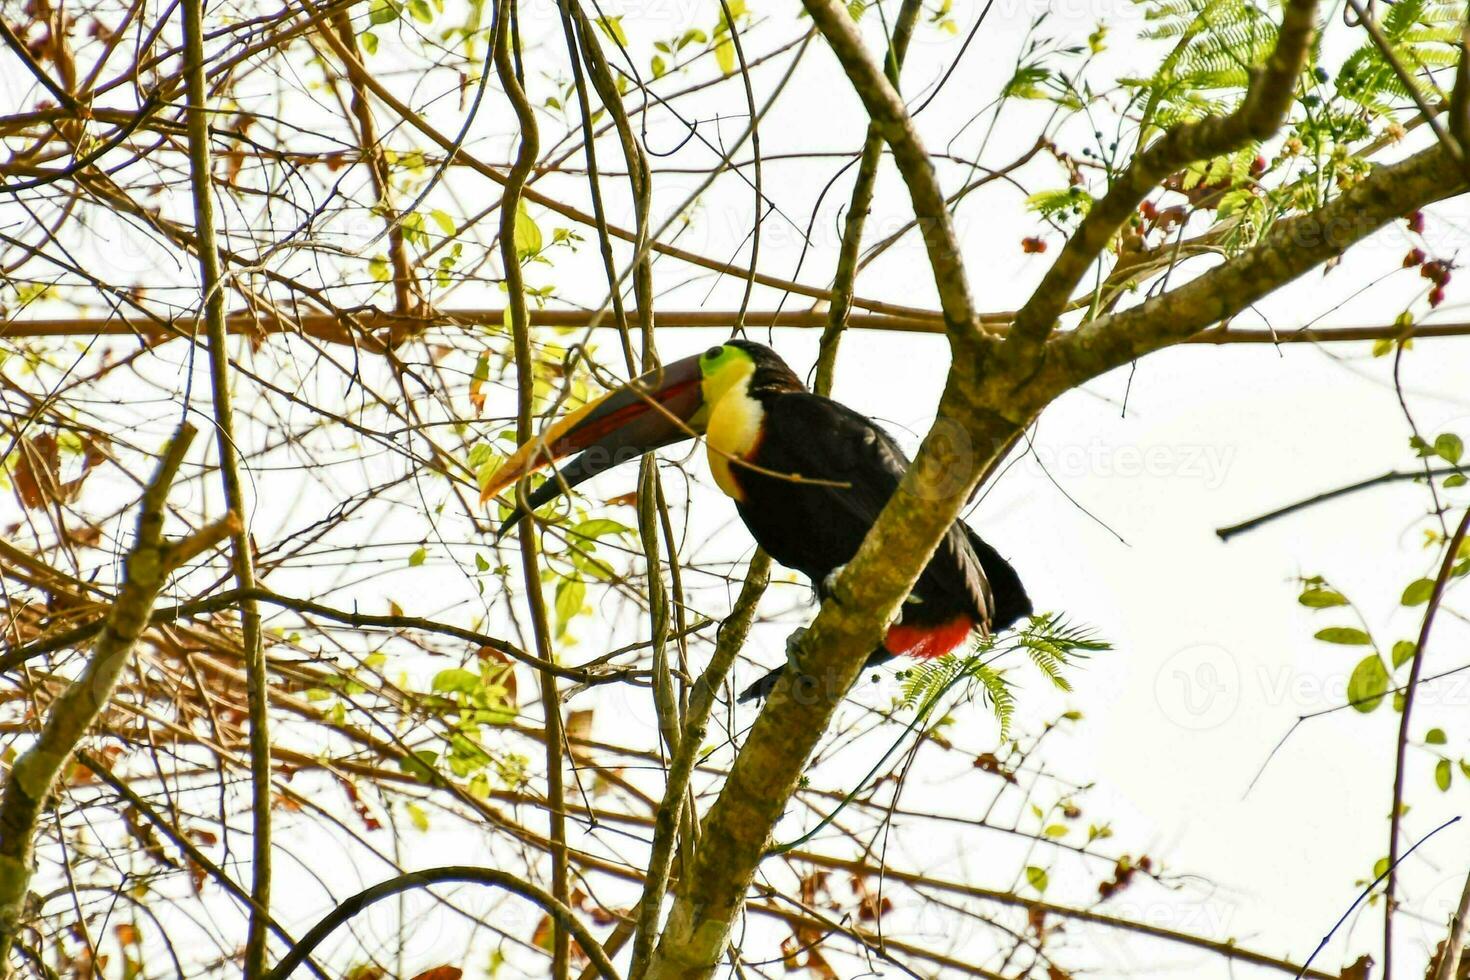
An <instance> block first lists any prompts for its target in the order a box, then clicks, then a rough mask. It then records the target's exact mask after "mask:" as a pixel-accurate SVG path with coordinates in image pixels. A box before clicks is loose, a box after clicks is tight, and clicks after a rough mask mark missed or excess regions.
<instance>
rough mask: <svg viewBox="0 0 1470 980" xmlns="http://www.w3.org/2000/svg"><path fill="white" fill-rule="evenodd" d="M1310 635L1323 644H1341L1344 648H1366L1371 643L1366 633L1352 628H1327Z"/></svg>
mask: <svg viewBox="0 0 1470 980" xmlns="http://www.w3.org/2000/svg"><path fill="white" fill-rule="evenodd" d="M1312 635H1313V636H1315V637H1316V638H1317V639H1319V640H1321V641H1322V642H1323V643H1341V644H1343V645H1345V646H1354V647H1366V646H1370V645H1372V643H1373V640H1372V638H1370V637H1369V636H1368V634H1367V633H1364V632H1363V631H1362V630H1360V629H1357V628H1355V627H1352V626H1329V627H1327V628H1326V629H1320V630H1318V631H1317V632H1316V633H1314V634H1312Z"/></svg>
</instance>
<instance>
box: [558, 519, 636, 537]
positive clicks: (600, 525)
mask: <svg viewBox="0 0 1470 980" xmlns="http://www.w3.org/2000/svg"><path fill="white" fill-rule="evenodd" d="M632 533H633V529H632V528H630V527H628V526H627V525H625V524H620V523H619V522H617V521H615V520H612V519H611V518H607V517H595V518H593V519H592V520H590V521H583V522H582V523H581V524H578V525H577V526H576V527H574V528H572V536H573V537H579V538H591V539H592V540H594V541H595V540H597V539H598V538H600V537H602V536H603V535H606V534H632Z"/></svg>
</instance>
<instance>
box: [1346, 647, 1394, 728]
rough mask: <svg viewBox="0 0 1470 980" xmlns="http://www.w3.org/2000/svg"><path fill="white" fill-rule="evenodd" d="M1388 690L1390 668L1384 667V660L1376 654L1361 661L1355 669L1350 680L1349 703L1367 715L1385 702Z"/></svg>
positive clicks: (1348, 687) (1348, 688)
mask: <svg viewBox="0 0 1470 980" xmlns="http://www.w3.org/2000/svg"><path fill="white" fill-rule="evenodd" d="M1387 690H1388V668H1387V667H1385V666H1384V665H1383V658H1382V657H1380V656H1379V655H1378V654H1376V653H1374V654H1370V655H1369V656H1366V657H1364V658H1363V659H1362V660H1361V661H1359V662H1358V666H1356V667H1354V668H1353V673H1352V676H1351V677H1349V678H1348V686H1347V696H1348V701H1349V702H1351V704H1352V706H1353V707H1354V708H1356V709H1357V710H1359V711H1361V712H1362V713H1363V714H1365V715H1366V714H1368V713H1369V712H1371V711H1372V710H1373V709H1374V708H1377V707H1378V705H1379V704H1381V703H1382V702H1383V695H1384V692H1385V691H1387Z"/></svg>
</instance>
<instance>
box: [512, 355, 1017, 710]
mask: <svg viewBox="0 0 1470 980" xmlns="http://www.w3.org/2000/svg"><path fill="white" fill-rule="evenodd" d="M630 392H631V396H630V395H629V393H630ZM696 394H697V395H698V398H697V401H698V404H697V405H696V404H695V402H696V397H695V396H696ZM681 423H682V424H681ZM698 433H703V434H704V435H705V438H706V441H707V444H708V451H709V459H710V469H711V472H712V473H713V475H714V477H715V481H716V483H718V484H719V486H720V488H721V489H722V490H724V492H725V493H726V494H728V495H729V496H730V497H732V498H733V499H734V500H735V506H736V509H737V510H738V512H739V514H740V518H741V520H742V521H743V522H744V523H745V526H746V527H747V528H748V529H749V530H750V533H751V535H752V536H753V537H754V538H755V540H756V542H757V543H758V544H759V545H760V546H761V547H762V548H764V549H765V550H766V551H767V552H768V553H769V554H770V555H771V557H772V558H774V559H775V560H776V561H778V562H780V563H781V564H782V565H785V566H787V567H788V568H792V569H794V570H796V571H798V572H801V573H802V574H804V575H805V576H806V577H807V578H809V579H810V580H811V582H812V586H813V588H814V589H815V591H816V592H817V595H818V597H819V598H825V594H826V590H827V588H828V583H829V582H830V581H831V577H832V576H833V573H834V572H837V571H839V570H840V569H841V567H842V566H843V565H845V564H847V562H848V561H849V560H851V558H852V557H853V555H855V554H856V553H857V549H858V546H859V545H860V544H861V543H862V541H863V538H864V537H865V536H866V535H867V533H868V530H869V529H870V528H871V527H872V526H873V523H874V522H875V521H876V520H877V518H878V514H879V512H880V511H881V510H882V509H883V506H884V505H885V504H886V503H887V502H888V499H889V498H890V497H891V496H892V495H893V493H894V491H895V490H896V489H897V488H898V485H899V482H900V481H901V480H902V478H903V475H904V473H905V471H906V470H907V469H908V465H909V460H908V458H907V457H906V456H905V455H904V454H903V452H902V451H901V450H900V449H899V448H898V445H897V444H896V443H895V442H894V441H893V439H892V438H891V437H890V436H889V435H888V434H887V433H886V432H884V431H883V430H882V429H881V428H879V426H878V425H877V424H875V423H874V422H873V421H871V420H870V419H867V418H865V417H863V416H862V415H859V414H858V413H856V412H854V411H852V410H851V409H849V408H847V407H846V406H844V405H841V404H839V403H838V402H835V401H833V400H832V399H830V398H825V397H823V396H821V395H815V394H812V393H811V392H809V391H807V390H806V388H805V386H804V385H803V384H802V383H801V380H800V379H799V378H798V377H797V376H796V375H795V373H793V372H792V370H791V369H790V368H789V367H788V366H787V365H786V363H785V361H783V360H781V358H780V357H779V356H778V355H777V354H776V353H775V351H773V350H771V349H770V348H769V347H766V346H764V345H761V344H756V343H751V342H749V341H744V340H732V341H728V342H727V343H725V344H723V345H721V346H720V347H717V348H711V349H710V350H709V351H707V352H705V353H704V354H702V355H698V356H697V357H694V358H686V359H685V360H684V361H680V362H676V363H675V364H671V365H668V366H667V367H665V368H663V369H662V370H661V372H658V373H656V374H651V375H647V376H645V377H644V378H640V379H638V381H637V382H634V383H633V384H632V385H630V386H629V387H628V388H625V389H620V390H619V391H618V392H614V393H612V394H611V395H608V396H606V397H605V398H604V399H602V400H600V401H599V402H596V403H594V404H593V405H591V406H588V407H587V408H586V409H583V410H581V411H580V412H579V413H577V416H576V417H573V418H571V419H569V420H567V421H566V422H565V423H558V425H556V426H553V427H552V430H551V431H549V432H548V433H547V435H546V437H545V438H544V440H543V443H542V447H541V449H540V453H541V454H542V456H543V457H547V458H550V459H555V458H558V457H560V456H563V455H567V454H569V453H570V452H574V451H578V450H581V455H580V456H578V457H577V458H576V459H574V460H572V461H571V462H570V464H568V465H567V466H564V467H562V468H561V470H560V472H559V473H558V474H557V476H556V477H555V478H553V479H551V480H548V481H547V482H546V483H544V484H542V485H541V486H540V487H538V488H537V489H536V490H535V491H533V492H532V493H531V494H530V496H529V502H530V504H531V505H532V507H536V506H540V505H541V504H542V503H545V502H546V501H549V500H551V499H553V498H554V497H555V496H557V495H558V494H559V493H560V492H561V491H562V489H563V488H564V487H568V486H572V485H575V484H577V483H580V482H582V481H583V480H586V479H589V478H590V477H592V476H595V475H596V474H597V473H600V472H602V471H604V470H605V469H607V468H609V467H611V466H613V465H616V464H617V463H618V462H620V461H621V458H620V457H625V458H626V457H629V456H630V455H636V454H638V453H641V452H644V451H647V450H649V449H653V448H657V447H658V446H661V445H668V444H670V443H672V442H676V441H678V440H679V439H681V438H688V437H690V436H692V435H694V434H698ZM535 452H536V450H534V449H533V450H532V452H531V453H527V452H525V451H524V450H523V453H522V454H518V458H512V460H510V461H508V462H507V463H506V465H505V466H503V467H502V468H501V470H500V471H498V472H497V475H496V478H495V479H494V480H493V481H492V483H491V486H490V487H489V488H487V490H486V496H489V495H492V494H493V493H494V492H496V491H497V490H498V489H501V488H503V487H504V486H508V485H509V484H510V483H511V482H513V481H514V480H515V479H516V478H517V477H519V476H520V475H523V474H524V473H526V472H529V471H530V470H531V469H534V468H535V467H536V465H538V463H539V462H544V459H542V460H538V459H537V457H536V456H535V455H533V453H535ZM520 516H521V515H520V514H519V513H516V514H514V515H512V517H511V518H510V520H508V521H507V522H506V524H505V525H504V526H503V528H502V530H503V529H504V528H505V527H509V526H510V525H511V524H513V523H514V522H515V521H516V520H518V519H519V517H520ZM1030 613H1031V601H1030V599H1029V598H1028V597H1027V595H1026V591H1025V589H1024V587H1023V586H1022V584H1021V580H1020V577H1019V576H1018V575H1017V574H1016V571H1015V569H1014V568H1012V567H1011V565H1010V564H1009V563H1008V562H1007V561H1006V560H1005V559H1004V558H1002V557H1001V556H1000V555H999V554H998V553H997V552H996V551H995V550H994V549H993V548H991V547H990V546H989V545H988V544H986V543H985V542H984V541H983V540H981V538H980V537H979V535H977V534H976V533H975V532H974V531H973V530H971V529H970V528H969V527H968V526H966V525H965V524H964V523H963V522H962V521H956V522H955V523H954V524H953V525H951V527H950V529H949V531H948V532H947V533H946V534H945V536H944V539H943V540H942V541H941V542H940V543H939V546H938V548H937V549H936V551H935V553H934V555H933V556H932V557H931V558H930V560H929V563H928V564H927V565H926V566H925V568H924V570H923V572H922V573H921V574H920V576H919V579H918V582H917V583H916V584H915V586H914V589H913V591H912V593H911V594H910V595H909V597H908V599H907V600H906V601H905V603H904V605H903V609H902V612H901V614H900V617H899V619H898V620H897V621H896V622H895V623H894V624H893V625H892V626H890V627H889V630H888V632H887V634H886V636H885V638H884V641H883V644H882V645H881V646H880V647H879V648H878V649H877V650H875V651H873V653H872V654H871V655H870V656H869V658H868V661H867V662H868V664H869V665H874V664H878V663H882V662H883V661H885V660H888V659H890V658H892V657H894V656H899V655H908V656H914V657H920V658H927V657H937V656H942V655H944V654H946V653H949V652H950V651H951V650H953V649H955V648H957V647H958V646H960V645H961V644H962V643H963V642H964V641H965V640H967V639H968V638H969V637H970V635H971V634H972V633H975V632H980V633H982V634H983V633H991V632H998V631H1000V630H1003V629H1005V628H1007V627H1009V626H1011V625H1012V624H1013V623H1015V622H1016V621H1017V620H1019V619H1020V618H1022V617H1023V616H1027V615H1029V614H1030ZM785 669H786V668H785V665H784V664H783V665H782V666H781V667H778V668H776V669H775V670H773V671H771V672H770V673H768V674H767V675H766V676H764V677H762V678H761V679H760V680H759V681H757V682H756V683H754V684H752V685H751V686H750V687H748V688H746V689H745V691H744V692H743V693H742V694H741V696H740V700H741V701H748V700H751V699H754V698H761V697H765V696H766V695H768V694H769V693H770V692H771V690H772V689H773V688H774V686H775V684H776V681H777V680H778V679H779V678H780V676H781V675H782V673H783V672H784V671H785Z"/></svg>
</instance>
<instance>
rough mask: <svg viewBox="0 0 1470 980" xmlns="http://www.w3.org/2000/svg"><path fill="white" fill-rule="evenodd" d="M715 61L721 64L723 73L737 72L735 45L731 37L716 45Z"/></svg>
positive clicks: (731, 73)
mask: <svg viewBox="0 0 1470 980" xmlns="http://www.w3.org/2000/svg"><path fill="white" fill-rule="evenodd" d="M715 63H716V64H718V65H719V66H720V73H721V74H722V75H733V74H735V45H734V43H732V42H731V40H730V39H729V37H726V38H724V39H723V40H721V41H720V43H719V44H717V45H715Z"/></svg>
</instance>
